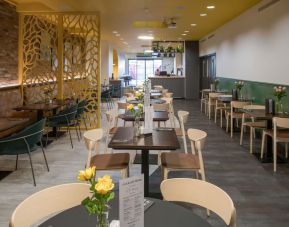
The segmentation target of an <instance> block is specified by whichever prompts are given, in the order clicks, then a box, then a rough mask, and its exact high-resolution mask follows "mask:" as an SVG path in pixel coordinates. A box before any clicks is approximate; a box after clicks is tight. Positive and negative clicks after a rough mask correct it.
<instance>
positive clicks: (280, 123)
mask: <svg viewBox="0 0 289 227" xmlns="http://www.w3.org/2000/svg"><path fill="white" fill-rule="evenodd" d="M273 125H274V129H275V128H277V127H280V128H289V118H282V117H274V118H273Z"/></svg>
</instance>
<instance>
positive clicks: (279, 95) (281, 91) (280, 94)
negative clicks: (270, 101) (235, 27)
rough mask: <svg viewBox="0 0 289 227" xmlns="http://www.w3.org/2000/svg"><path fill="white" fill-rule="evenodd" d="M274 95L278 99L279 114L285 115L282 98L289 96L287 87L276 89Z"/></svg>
mask: <svg viewBox="0 0 289 227" xmlns="http://www.w3.org/2000/svg"><path fill="white" fill-rule="evenodd" d="M273 95H274V96H275V97H276V98H277V103H276V111H277V113H283V105H282V98H283V97H285V96H287V94H286V87H283V86H276V87H274V93H273Z"/></svg>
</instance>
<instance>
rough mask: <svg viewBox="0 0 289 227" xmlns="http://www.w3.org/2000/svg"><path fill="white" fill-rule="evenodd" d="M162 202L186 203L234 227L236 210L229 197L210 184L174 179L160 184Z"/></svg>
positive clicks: (194, 180) (193, 180) (187, 179)
mask: <svg viewBox="0 0 289 227" xmlns="http://www.w3.org/2000/svg"><path fill="white" fill-rule="evenodd" d="M161 192H162V195H163V198H164V200H167V201H174V202H186V203H191V204H194V205H198V206H201V207H204V208H207V209H209V210H211V211H213V212H214V213H216V214H217V215H218V216H219V217H220V218H221V219H223V221H224V222H225V223H226V225H227V226H230V227H236V209H235V206H234V203H233V201H232V199H231V198H230V196H229V195H228V194H227V193H226V192H225V191H223V190H222V189H221V188H219V187H217V186H216V185H213V184H211V183H208V182H205V181H201V180H196V179H189V178H174V179H168V180H164V181H163V182H162V183H161Z"/></svg>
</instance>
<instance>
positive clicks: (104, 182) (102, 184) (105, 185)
mask: <svg viewBox="0 0 289 227" xmlns="http://www.w3.org/2000/svg"><path fill="white" fill-rule="evenodd" d="M113 188H114V183H113V182H112V179H111V178H110V176H108V175H105V176H103V177H102V178H98V181H97V184H96V185H95V190H96V191H97V192H98V193H99V194H102V195H105V194H107V193H108V192H109V191H111V190H112V189H113Z"/></svg>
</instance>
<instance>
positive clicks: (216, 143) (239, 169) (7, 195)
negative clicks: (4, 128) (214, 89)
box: [0, 100, 289, 227]
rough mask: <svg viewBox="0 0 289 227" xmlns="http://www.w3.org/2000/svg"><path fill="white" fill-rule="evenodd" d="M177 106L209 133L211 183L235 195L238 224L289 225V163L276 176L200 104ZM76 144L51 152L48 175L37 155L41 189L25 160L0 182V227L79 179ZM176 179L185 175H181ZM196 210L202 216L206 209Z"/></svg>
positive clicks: (3, 164)
mask: <svg viewBox="0 0 289 227" xmlns="http://www.w3.org/2000/svg"><path fill="white" fill-rule="evenodd" d="M174 106H175V110H180V109H182V110H188V111H189V112H190V118H189V122H188V124H187V127H193V128H199V129H202V130H205V131H206V132H207V133H208V139H207V141H206V147H205V150H204V152H203V155H204V160H205V168H206V175H207V179H208V181H210V182H212V183H214V184H216V185H218V186H220V187H221V188H223V189H224V190H225V191H227V192H228V194H229V195H230V196H231V197H232V199H233V201H234V202H235V205H236V208H237V223H238V226H239V227H261V226H262V227H269V226H276V227H277V226H278V227H286V226H289V212H288V210H289V177H288V174H289V164H280V165H278V172H277V173H276V174H273V171H272V164H261V163H260V162H259V161H258V160H257V159H256V158H255V157H254V156H252V155H250V154H249V152H248V144H245V145H244V147H241V146H239V134H236V135H235V136H234V139H231V138H230V137H229V135H228V134H226V133H225V131H224V130H223V129H221V128H220V127H219V126H216V125H215V123H214V122H213V121H209V120H208V119H207V117H205V116H204V114H201V113H200V111H199V102H197V101H185V100H175V101H174ZM245 141H247V137H246V139H245ZM259 142H260V141H257V143H259ZM74 143H75V148H74V149H71V147H70V144H69V139H68V137H63V138H61V139H59V140H57V141H55V142H54V143H52V144H51V145H50V146H49V147H48V148H47V158H48V161H49V165H50V169H51V171H50V172H47V171H46V168H45V165H44V160H43V157H42V154H41V152H35V153H34V154H33V157H32V159H33V161H34V165H35V170H36V182H37V187H34V186H33V184H32V177H31V172H30V166H29V162H28V159H27V157H26V156H23V157H21V159H20V165H19V170H17V171H15V172H13V173H12V174H10V175H9V176H8V177H6V178H5V179H3V180H2V181H0V226H7V224H8V220H9V217H10V215H11V213H12V211H13V209H14V208H15V207H16V206H17V204H19V202H21V201H22V200H23V199H24V198H26V197H27V196H29V195H30V194H32V193H34V192H36V191H39V190H41V189H43V188H46V187H49V186H52V185H57V184H61V183H66V182H75V181H76V176H77V173H78V170H79V169H82V168H83V167H84V163H85V160H86V155H87V153H86V149H85V147H84V143H83V141H81V142H77V139H76V135H74ZM14 160H15V159H14V158H11V157H0V170H5V169H7V168H8V169H13V167H14V163H15V162H14ZM130 172H131V174H132V175H135V174H139V172H140V166H139V165H132V166H131V171H130ZM151 173H153V174H152V177H151V183H153V184H155V187H156V188H158V184H159V179H160V178H159V169H157V166H151ZM99 174H100V175H101V174H103V173H99ZM111 174H112V176H113V178H114V180H115V181H117V180H118V179H119V173H116V172H114V173H112V172H111ZM173 176H176V177H179V176H187V175H186V174H183V173H178V174H174V175H173ZM197 212H200V214H201V215H203V214H204V212H203V210H202V211H197ZM209 219H210V222H212V223H213V224H214V225H213V226H223V225H222V223H221V222H220V221H219V220H218V219H217V218H215V217H214V216H213V217H210V218H209Z"/></svg>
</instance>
